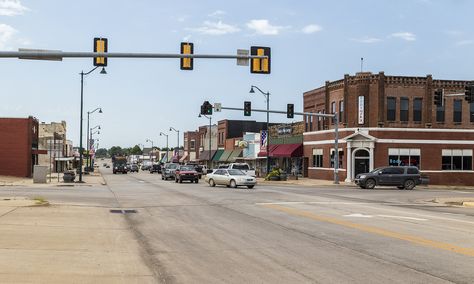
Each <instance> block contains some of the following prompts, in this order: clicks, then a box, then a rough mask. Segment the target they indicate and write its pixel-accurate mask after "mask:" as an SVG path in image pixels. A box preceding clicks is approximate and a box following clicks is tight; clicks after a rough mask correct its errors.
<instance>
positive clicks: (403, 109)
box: [400, 98, 408, 121]
mask: <svg viewBox="0 0 474 284" xmlns="http://www.w3.org/2000/svg"><path fill="white" fill-rule="evenodd" d="M400 121H408V98H400Z"/></svg>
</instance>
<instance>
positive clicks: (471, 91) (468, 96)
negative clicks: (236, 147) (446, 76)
mask: <svg viewBox="0 0 474 284" xmlns="http://www.w3.org/2000/svg"><path fill="white" fill-rule="evenodd" d="M473 95H474V85H467V86H466V87H465V92H464V99H465V100H466V101H467V102H468V103H472V101H473V97H472V96H473Z"/></svg>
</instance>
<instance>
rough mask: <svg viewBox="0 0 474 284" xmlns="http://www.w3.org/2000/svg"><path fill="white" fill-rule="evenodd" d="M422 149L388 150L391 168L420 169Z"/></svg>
mask: <svg viewBox="0 0 474 284" xmlns="http://www.w3.org/2000/svg"><path fill="white" fill-rule="evenodd" d="M420 156H421V155H420V149H403V148H401V149H398V148H389V149H388V164H389V166H415V167H417V168H420Z"/></svg>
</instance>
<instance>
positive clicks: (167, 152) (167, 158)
mask: <svg viewBox="0 0 474 284" xmlns="http://www.w3.org/2000/svg"><path fill="white" fill-rule="evenodd" d="M160 136H166V162H167V163H168V160H169V149H168V134H164V133H163V132H160Z"/></svg>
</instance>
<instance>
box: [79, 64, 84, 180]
mask: <svg viewBox="0 0 474 284" xmlns="http://www.w3.org/2000/svg"><path fill="white" fill-rule="evenodd" d="M83 104H84V71H82V72H81V126H80V131H79V182H82V158H83V157H82V152H83V151H82V112H83Z"/></svg>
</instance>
